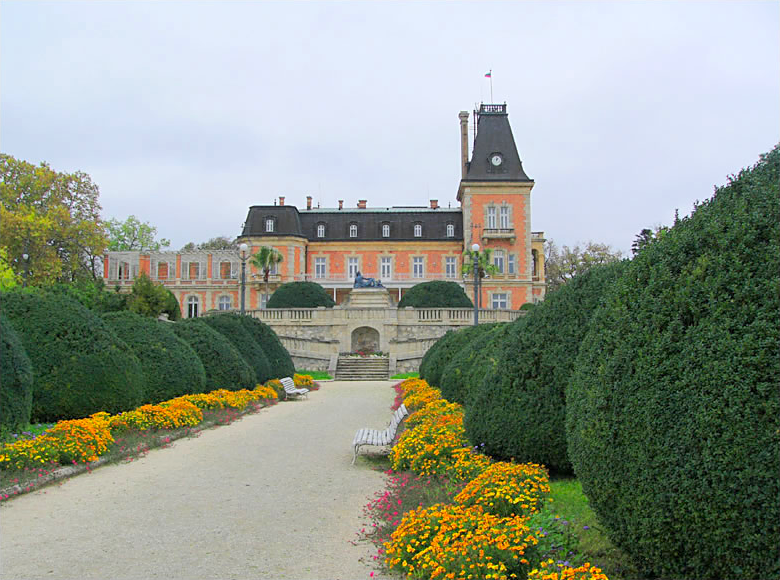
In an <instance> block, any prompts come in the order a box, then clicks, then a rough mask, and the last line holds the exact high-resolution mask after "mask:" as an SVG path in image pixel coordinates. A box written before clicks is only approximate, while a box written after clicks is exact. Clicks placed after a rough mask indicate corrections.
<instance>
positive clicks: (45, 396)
mask: <svg viewBox="0 0 780 580" xmlns="http://www.w3.org/2000/svg"><path fill="white" fill-rule="evenodd" d="M2 304H3V313H4V314H5V315H6V316H7V317H8V318H9V319H10V320H11V322H12V323H13V325H14V328H15V329H16V331H17V334H18V335H19V338H20V339H21V341H22V344H23V346H24V348H25V350H26V351H27V355H28V356H29V357H30V362H31V363H32V366H33V404H32V414H31V421H33V422H48V421H59V420H61V419H76V418H81V417H86V416H88V415H91V414H92V413H97V412H99V411H107V412H109V413H117V412H120V411H126V410H128V409H132V408H134V407H136V406H138V405H139V404H140V403H141V401H142V400H143V393H144V374H143V371H142V370H141V363H140V362H139V361H138V358H137V357H136V356H135V354H133V351H132V350H131V349H130V347H129V346H127V344H126V343H125V342H124V341H122V340H121V339H119V338H118V337H117V335H116V334H115V333H114V332H113V331H112V330H111V329H110V328H109V327H108V326H107V325H106V324H105V323H104V322H103V321H102V320H101V319H100V318H99V317H98V316H97V315H96V314H94V313H93V312H91V311H90V310H88V309H87V308H85V307H84V306H82V305H81V304H79V303H78V302H76V301H75V300H72V299H70V298H67V297H66V296H56V295H46V294H43V293H40V292H7V293H3V295H2Z"/></svg>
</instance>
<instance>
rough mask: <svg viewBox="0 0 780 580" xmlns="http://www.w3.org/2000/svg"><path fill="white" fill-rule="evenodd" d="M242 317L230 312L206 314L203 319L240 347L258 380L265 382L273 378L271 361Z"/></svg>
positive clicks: (239, 349)
mask: <svg viewBox="0 0 780 580" xmlns="http://www.w3.org/2000/svg"><path fill="white" fill-rule="evenodd" d="M241 318H242V316H241V315H240V314H234V313H232V312H230V313H225V314H214V315H212V316H204V317H202V318H201V320H202V321H203V322H204V323H206V324H208V325H209V326H210V327H211V328H213V329H214V330H216V331H217V332H219V333H221V334H222V335H223V336H224V337H225V338H227V339H228V340H229V341H230V342H231V343H233V346H235V347H236V348H237V349H238V352H240V353H241V356H242V357H244V360H245V361H246V362H247V363H249V366H250V367H252V369H253V370H254V371H255V376H256V377H257V381H258V382H259V383H265V382H266V381H267V380H268V379H270V378H272V377H271V375H272V374H273V373H272V371H271V363H270V362H269V361H268V357H267V356H266V355H265V353H264V352H263V349H262V347H261V346H260V344H259V343H258V342H257V341H256V340H255V338H254V337H253V336H252V335H251V334H250V333H249V331H248V330H247V329H246V328H245V327H244V324H243V323H242V322H241Z"/></svg>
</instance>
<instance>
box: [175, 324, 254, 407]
mask: <svg viewBox="0 0 780 580" xmlns="http://www.w3.org/2000/svg"><path fill="white" fill-rule="evenodd" d="M172 327H173V332H174V333H176V336H178V337H179V338H181V339H182V340H183V341H184V342H186V343H187V344H189V345H190V346H191V347H192V350H194V351H195V353H196V354H197V355H198V357H199V358H200V361H201V363H202V364H203V369H204V371H205V372H206V386H205V390H206V391H207V392H208V391H214V390H216V389H228V390H229V391H238V390H241V389H252V388H254V386H255V385H256V384H257V382H258V381H257V375H255V371H254V370H253V369H252V367H250V366H249V363H247V362H246V361H245V360H244V357H243V356H242V355H241V353H240V352H239V351H238V349H237V348H236V347H235V346H233V343H232V342H230V341H229V340H228V339H227V338H225V336H224V335H223V334H221V333H219V332H217V331H216V330H214V329H213V328H211V327H210V326H209V325H208V324H206V323H204V322H203V319H201V318H187V319H185V320H182V321H180V322H176V323H175V324H173V325H172Z"/></svg>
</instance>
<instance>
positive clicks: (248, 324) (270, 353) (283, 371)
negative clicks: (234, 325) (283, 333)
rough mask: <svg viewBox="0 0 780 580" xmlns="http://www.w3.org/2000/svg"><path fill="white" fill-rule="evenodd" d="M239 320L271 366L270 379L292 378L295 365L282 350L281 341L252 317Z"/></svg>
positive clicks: (266, 326) (242, 317) (243, 317)
mask: <svg viewBox="0 0 780 580" xmlns="http://www.w3.org/2000/svg"><path fill="white" fill-rule="evenodd" d="M240 320H241V323H242V324H243V325H244V328H246V330H247V331H248V332H249V334H251V335H252V337H253V338H254V339H255V340H256V341H257V343H258V344H259V345H260V348H262V349H263V352H264V353H265V356H266V357H267V358H268V362H269V364H270V365H271V377H270V378H272V379H281V378H283V377H290V378H292V377H293V375H294V374H295V365H294V364H293V361H292V358H291V357H290V353H289V352H287V349H286V348H284V346H283V345H282V341H280V340H279V337H278V336H276V333H275V332H274V331H273V329H272V328H271V327H270V326H268V325H267V324H263V323H262V322H260V321H259V320H258V319H257V318H254V317H252V316H241V317H240Z"/></svg>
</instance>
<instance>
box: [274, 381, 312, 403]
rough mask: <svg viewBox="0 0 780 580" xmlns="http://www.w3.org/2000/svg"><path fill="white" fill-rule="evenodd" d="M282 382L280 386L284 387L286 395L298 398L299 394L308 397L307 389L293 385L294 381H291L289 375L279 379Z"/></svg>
mask: <svg viewBox="0 0 780 580" xmlns="http://www.w3.org/2000/svg"><path fill="white" fill-rule="evenodd" d="M279 380H280V382H281V383H282V386H283V387H284V392H285V393H286V394H287V396H288V397H294V398H296V399H297V398H298V397H300V396H301V395H303V396H304V397H306V398H307V399H308V398H309V389H299V388H298V387H296V386H295V381H293V380H292V379H291V378H290V377H284V378H283V379H279Z"/></svg>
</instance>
